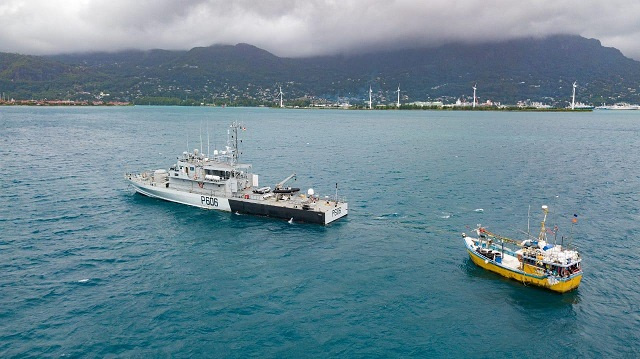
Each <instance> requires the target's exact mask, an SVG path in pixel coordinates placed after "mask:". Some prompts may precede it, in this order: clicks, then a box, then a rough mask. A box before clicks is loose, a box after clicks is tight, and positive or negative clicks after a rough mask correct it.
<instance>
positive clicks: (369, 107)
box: [369, 85, 372, 110]
mask: <svg viewBox="0 0 640 359" xmlns="http://www.w3.org/2000/svg"><path fill="white" fill-rule="evenodd" d="M371 92H372V91H371V85H369V110H371V104H372V102H371Z"/></svg>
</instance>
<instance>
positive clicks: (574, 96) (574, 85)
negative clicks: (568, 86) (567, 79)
mask: <svg viewBox="0 0 640 359" xmlns="http://www.w3.org/2000/svg"><path fill="white" fill-rule="evenodd" d="M576 87H577V85H576V82H575V81H574V82H573V95H572V96H571V109H572V110H575V109H576Z"/></svg>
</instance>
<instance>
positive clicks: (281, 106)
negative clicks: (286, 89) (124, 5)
mask: <svg viewBox="0 0 640 359" xmlns="http://www.w3.org/2000/svg"><path fill="white" fill-rule="evenodd" d="M283 107H284V106H283V105H282V86H280V108H283Z"/></svg>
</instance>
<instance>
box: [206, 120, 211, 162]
mask: <svg viewBox="0 0 640 359" xmlns="http://www.w3.org/2000/svg"><path fill="white" fill-rule="evenodd" d="M207 157H211V145H210V144H209V121H207Z"/></svg>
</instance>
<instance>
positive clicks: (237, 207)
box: [129, 180, 348, 225]
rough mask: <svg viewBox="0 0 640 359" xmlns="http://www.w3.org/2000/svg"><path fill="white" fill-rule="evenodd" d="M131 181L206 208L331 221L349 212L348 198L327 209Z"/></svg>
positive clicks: (148, 192) (145, 190) (142, 189)
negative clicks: (226, 196)
mask: <svg viewBox="0 0 640 359" xmlns="http://www.w3.org/2000/svg"><path fill="white" fill-rule="evenodd" d="M129 182H130V183H131V185H133V187H134V189H135V191H136V192H138V193H140V194H142V195H145V196H148V197H152V198H158V199H162V200H165V201H169V202H176V203H180V204H186V205H189V206H194V207H199V208H204V209H213V210H219V211H225V212H233V213H239V214H251V215H257V216H264V217H272V218H280V219H286V220H293V221H294V222H306V223H316V224H322V225H327V224H329V223H331V222H333V221H335V220H337V219H339V218H342V217H344V216H346V215H347V213H348V206H347V203H344V202H342V203H337V204H336V205H335V206H333V207H329V208H327V210H326V211H317V210H315V211H314V210H306V209H303V208H300V207H297V208H296V207H291V206H283V205H278V202H271V203H270V202H267V201H260V200H253V199H249V198H225V197H218V196H212V195H209V194H202V193H193V192H185V191H176V190H173V189H170V188H165V187H162V186H155V185H153V184H148V183H139V182H137V181H135V180H129ZM272 203H273V204H272Z"/></svg>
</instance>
